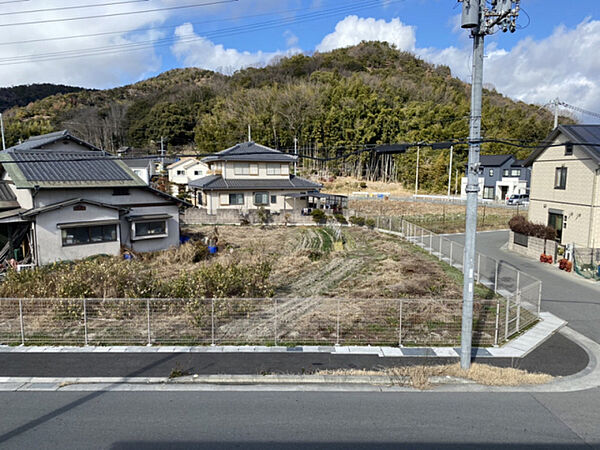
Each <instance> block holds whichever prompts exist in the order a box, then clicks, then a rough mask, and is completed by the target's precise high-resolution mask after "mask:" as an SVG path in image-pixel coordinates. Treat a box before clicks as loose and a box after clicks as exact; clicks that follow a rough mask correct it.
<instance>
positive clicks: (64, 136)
mask: <svg viewBox="0 0 600 450" xmlns="http://www.w3.org/2000/svg"><path fill="white" fill-rule="evenodd" d="M61 140H70V141H73V142H76V143H77V144H79V145H83V146H85V147H88V148H89V149H90V150H95V151H101V150H100V149H99V148H98V147H96V146H94V145H92V144H90V143H89V142H85V141H83V140H81V139H79V138H78V137H76V136H73V135H72V134H71V133H69V130H62V131H56V132H54V133H48V134H42V135H39V136H32V137H30V138H29V139H27V140H26V141H25V142H22V143H21V144H17V145H14V146H12V147H9V148H7V149H6V151H12V150H32V149H41V148H43V147H44V146H45V145H49V144H53V143H54V142H58V141H61Z"/></svg>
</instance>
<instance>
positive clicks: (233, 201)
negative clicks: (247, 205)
mask: <svg viewBox="0 0 600 450" xmlns="http://www.w3.org/2000/svg"><path fill="white" fill-rule="evenodd" d="M229 204H230V205H243V204H244V194H229Z"/></svg>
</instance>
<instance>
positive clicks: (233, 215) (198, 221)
mask: <svg viewBox="0 0 600 450" xmlns="http://www.w3.org/2000/svg"><path fill="white" fill-rule="evenodd" d="M286 216H287V217H286ZM243 219H246V220H248V221H249V222H250V223H251V224H260V223H261V220H260V218H259V216H258V214H257V212H256V211H249V212H247V213H243V214H242V213H240V211H238V210H232V209H223V210H218V211H217V213H216V214H208V213H207V212H206V210H205V209H200V208H188V209H187V210H186V211H185V214H184V216H183V223H184V224H189V225H213V224H215V225H216V224H221V225H239V224H240V223H241V221H242V220H243ZM286 219H287V223H289V224H294V225H314V221H313V219H312V217H311V216H303V215H302V214H300V213H299V212H288V213H286V214H285V215H284V214H283V213H282V214H271V215H270V216H269V223H270V224H274V225H283V224H285V223H286Z"/></svg>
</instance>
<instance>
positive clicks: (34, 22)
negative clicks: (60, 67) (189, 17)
mask: <svg viewBox="0 0 600 450" xmlns="http://www.w3.org/2000/svg"><path fill="white" fill-rule="evenodd" d="M238 1H239V0H215V1H212V2H206V3H195V4H192V5H180V6H167V7H164V8H154V9H144V10H141V11H127V12H118V13H111V14H97V15H93V16H81V17H66V18H60V19H43V20H32V21H30V22H17V23H3V24H0V27H16V26H20V25H38V24H41V23H56V22H72V21H75V20H87V19H101V18H105V17H118V16H130V15H133V14H146V13H151V12H160V11H172V10H177V9H186V8H188V9H189V8H200V7H202V6H212V5H219V4H222V3H233V2H238Z"/></svg>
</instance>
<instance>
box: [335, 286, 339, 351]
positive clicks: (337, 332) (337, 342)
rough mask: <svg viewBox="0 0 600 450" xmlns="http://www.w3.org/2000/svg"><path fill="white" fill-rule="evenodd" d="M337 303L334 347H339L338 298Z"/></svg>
mask: <svg viewBox="0 0 600 450" xmlns="http://www.w3.org/2000/svg"><path fill="white" fill-rule="evenodd" d="M336 301H337V317H336V321H335V322H336V323H335V345H336V346H337V345H340V298H339V297H338V298H337V299H336Z"/></svg>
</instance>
